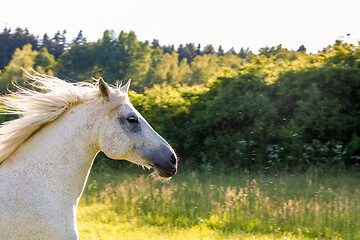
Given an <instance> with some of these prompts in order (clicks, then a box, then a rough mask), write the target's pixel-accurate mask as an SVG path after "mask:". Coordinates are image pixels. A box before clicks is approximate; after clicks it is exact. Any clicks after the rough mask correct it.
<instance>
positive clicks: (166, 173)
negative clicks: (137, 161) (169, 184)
mask: <svg viewBox="0 0 360 240" xmlns="http://www.w3.org/2000/svg"><path fill="white" fill-rule="evenodd" d="M153 168H154V169H155V172H156V173H157V175H159V176H160V177H164V178H169V177H172V176H173V175H174V174H175V173H176V167H174V166H171V167H170V168H166V167H163V166H161V165H159V164H154V166H153Z"/></svg>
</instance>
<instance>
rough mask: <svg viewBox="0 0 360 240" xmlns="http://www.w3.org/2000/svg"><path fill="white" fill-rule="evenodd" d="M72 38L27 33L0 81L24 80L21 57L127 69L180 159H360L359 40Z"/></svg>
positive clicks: (246, 164) (65, 68)
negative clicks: (245, 44) (255, 46)
mask: <svg viewBox="0 0 360 240" xmlns="http://www.w3.org/2000/svg"><path fill="white" fill-rule="evenodd" d="M13 34H16V32H15V33H13ZM25 35H26V34H25ZM27 35H28V36H31V34H29V33H27ZM79 35H80V34H79ZM0 39H1V38H0ZM29 39H30V38H29ZM77 39H78V40H76V41H75V40H74V41H73V42H72V43H70V44H67V45H66V44H65V45H64V44H63V46H65V47H64V48H63V52H62V53H61V54H60V55H58V56H55V55H54V53H52V52H51V51H52V50H51V51H50V50H48V48H47V47H44V46H42V45H36V46H37V47H34V46H33V45H32V43H27V42H25V45H23V46H21V47H18V48H17V49H16V50H15V51H14V52H13V53H12V55H11V59H10V60H9V62H8V63H7V65H6V66H5V67H4V71H3V72H2V73H1V74H0V91H1V92H2V93H5V92H6V89H7V88H10V89H11V84H10V83H11V81H17V82H18V83H19V84H26V82H25V78H24V77H23V75H22V71H21V70H20V67H22V68H24V69H26V70H30V69H31V68H33V69H35V70H36V71H39V72H41V73H47V74H50V75H56V76H58V77H60V78H63V79H67V80H69V81H80V80H87V79H89V78H91V77H96V78H97V77H100V76H101V77H103V78H104V79H105V80H106V81H108V82H110V83H112V84H115V82H116V81H119V80H127V79H129V78H131V79H133V82H132V84H133V85H132V91H131V93H130V95H131V98H132V102H133V104H134V105H135V107H136V108H137V109H139V111H140V112H142V113H143V115H144V116H145V118H146V119H147V120H148V121H149V122H150V123H151V124H152V125H153V126H154V128H155V129H156V130H157V131H158V132H160V133H161V135H163V136H165V137H166V138H167V139H169V141H170V142H171V143H172V144H173V145H174V146H175V149H176V150H177V152H178V153H179V155H180V156H181V158H182V159H183V160H182V161H183V162H184V163H185V165H187V164H189V165H198V166H200V167H201V168H204V169H210V168H212V167H215V166H219V167H223V168H231V169H244V168H246V169H274V168H275V169H299V168H301V169H306V168H309V167H311V166H314V165H316V166H321V167H330V166H331V167H349V166H352V167H359V166H360V139H359V136H360V121H359V119H360V61H359V59H360V48H359V47H358V46H354V45H351V44H346V43H344V42H342V41H336V42H335V43H334V44H333V45H330V46H328V47H325V48H324V49H323V50H322V51H321V52H319V53H317V54H307V53H306V48H305V47H304V46H300V47H299V49H298V50H297V51H293V50H288V49H286V48H283V47H282V46H281V45H278V46H275V47H264V48H261V49H259V53H258V54H254V53H252V52H250V51H249V50H248V49H247V50H244V49H242V50H240V52H239V53H236V52H235V51H233V49H232V50H231V49H230V51H228V52H224V51H223V50H222V49H221V48H220V47H219V49H218V50H217V51H215V50H214V49H213V48H211V47H210V45H209V46H207V47H205V48H204V49H201V47H200V46H197V47H195V45H194V44H186V45H181V46H179V48H178V49H177V50H175V49H174V47H173V46H167V47H165V46H160V44H159V41H157V40H154V41H153V42H152V43H149V42H141V41H138V40H137V38H136V34H135V33H134V32H129V33H125V32H121V33H120V34H119V35H115V34H114V32H112V31H105V32H104V34H103V36H102V38H100V39H99V40H98V41H96V42H87V41H86V39H85V38H84V37H83V36H82V35H81V37H79V38H77ZM51 41H52V42H56V41H55V40H51ZM62 41H63V40H62ZM63 42H64V41H63ZM0 44H1V41H0ZM53 49H55V48H53ZM184 49H185V50H184ZM2 118H4V117H3V116H2ZM3 120H4V119H3Z"/></svg>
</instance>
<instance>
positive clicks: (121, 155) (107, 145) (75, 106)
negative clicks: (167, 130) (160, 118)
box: [0, 73, 177, 240]
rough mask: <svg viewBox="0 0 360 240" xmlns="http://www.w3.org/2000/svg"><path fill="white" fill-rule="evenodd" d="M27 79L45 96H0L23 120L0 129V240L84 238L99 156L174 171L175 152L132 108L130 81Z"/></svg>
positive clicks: (5, 109)
mask: <svg viewBox="0 0 360 240" xmlns="http://www.w3.org/2000/svg"><path fill="white" fill-rule="evenodd" d="M27 76H28V77H29V78H30V79H31V80H32V81H31V82H32V83H33V85H35V86H36V87H37V88H40V89H41V90H42V91H40V92H36V91H33V90H30V89H26V88H22V87H17V88H18V90H17V92H15V93H11V94H9V95H7V96H3V97H1V102H2V104H3V109H2V111H3V112H5V113H7V114H21V115H23V117H21V118H19V119H16V120H12V121H9V122H5V123H4V124H2V126H1V127H0V138H1V139H0V239H6V240H8V239H16V240H18V239H66V240H69V239H78V238H79V234H78V229H77V225H76V212H77V207H78V203H79V199H80V197H81V194H82V192H83V189H84V186H85V183H86V180H87V177H88V175H89V171H90V168H91V166H92V163H93V159H94V157H95V156H96V154H97V153H98V152H99V151H103V152H104V153H105V154H106V155H107V156H109V157H110V158H114V159H126V160H129V161H131V162H134V163H136V164H140V165H143V166H147V167H152V168H154V169H155V172H156V173H157V174H158V175H159V176H160V177H164V178H169V177H171V176H172V175H174V174H175V173H176V169H177V158H176V155H175V153H174V151H173V150H172V148H171V147H170V146H169V144H168V143H167V142H166V141H165V140H164V139H163V138H162V137H160V136H159V135H158V134H157V133H156V132H155V131H154V130H153V129H152V128H151V127H150V125H149V124H148V123H147V122H146V120H145V119H144V118H143V117H142V116H141V115H140V114H139V113H138V112H137V111H136V109H135V108H134V107H133V106H132V105H131V103H130V101H129V97H128V89H129V85H130V81H129V82H128V83H127V84H125V85H124V86H123V87H121V86H119V87H116V88H115V87H111V86H109V85H107V84H106V83H105V82H104V81H103V80H102V79H101V78H100V79H99V81H97V82H96V83H94V84H90V83H78V84H73V83H68V82H65V81H63V80H60V79H58V78H54V77H50V76H46V75H41V74H38V73H36V74H35V75H34V76H32V75H30V74H28V73H27Z"/></svg>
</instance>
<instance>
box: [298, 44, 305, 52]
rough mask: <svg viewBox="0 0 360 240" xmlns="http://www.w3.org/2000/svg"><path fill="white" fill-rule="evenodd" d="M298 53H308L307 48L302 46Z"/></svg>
mask: <svg viewBox="0 0 360 240" xmlns="http://www.w3.org/2000/svg"><path fill="white" fill-rule="evenodd" d="M297 51H298V52H306V47H305V46H304V45H301V46H300V47H299V49H298V50H297Z"/></svg>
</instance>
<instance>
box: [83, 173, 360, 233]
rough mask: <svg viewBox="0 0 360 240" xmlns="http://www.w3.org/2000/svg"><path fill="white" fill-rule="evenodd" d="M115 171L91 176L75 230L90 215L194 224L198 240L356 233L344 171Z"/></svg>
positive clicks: (173, 226)
mask: <svg viewBox="0 0 360 240" xmlns="http://www.w3.org/2000/svg"><path fill="white" fill-rule="evenodd" d="M119 174H121V175H120V176H117V175H115V174H108V175H105V176H104V175H100V174H96V173H95V174H92V175H91V177H90V180H89V182H88V185H87V189H86V191H85V193H84V196H83V199H82V202H81V204H80V210H79V214H78V215H79V218H78V221H79V226H80V235H82V232H83V233H84V234H85V235H86V231H88V230H86V229H87V228H86V224H84V225H82V222H84V223H85V222H86V223H87V224H90V223H91V222H96V223H102V224H107V226H108V228H109V229H111V226H116V225H119V224H130V225H131V224H132V226H133V227H132V228H130V229H133V230H135V229H137V230H138V229H139V227H141V229H142V231H150V229H154V228H158V229H159V231H160V232H161V231H163V232H166V233H167V234H170V235H171V232H172V231H174V232H176V231H181V230H184V229H192V230H194V229H198V230H199V231H198V232H197V234H198V235H199V234H200V235H201V234H203V236H202V237H201V238H200V237H198V239H205V238H204V236H208V237H209V236H210V235H212V236H218V237H214V238H208V239H224V238H228V239H245V238H246V236H247V237H248V238H249V239H261V237H260V236H263V237H264V239H280V238H281V239H284V238H285V239H286V238H287V239H290V238H291V239H306V238H308V239H315V238H317V239H360V184H359V180H360V179H359V177H356V176H351V175H350V174H345V173H337V174H335V175H332V174H324V175H323V174H320V173H317V172H309V173H306V174H305V173H304V174H299V175H294V174H289V173H281V174H279V173H278V174H249V173H247V174H245V173H235V172H233V173H223V172H204V173H200V172H196V171H193V172H181V171H180V172H179V174H178V175H176V176H175V177H174V178H173V179H172V180H171V181H170V182H168V183H159V182H155V181H153V180H152V179H151V178H148V177H147V175H144V174H139V173H136V174H128V173H119ZM135 226H137V227H135ZM92 228H96V225H94V226H93V227H92ZM125 228H126V229H128V227H126V226H125ZM92 231H95V230H94V229H93V230H92ZM129 231H130V230H127V231H126V233H124V234H125V235H121V231H120V230H118V231H117V232H116V231H115V232H113V234H114V235H112V237H113V239H121V238H122V237H124V236H127V234H129ZM159 231H158V233H159ZM88 232H89V231H88ZM130 232H131V231H130ZM150 232H151V231H150ZM155 232H156V231H155ZM105 233H106V230H104V231H103V234H105ZM94 234H96V233H95V232H94ZM97 234H98V239H101V236H105V235H101V234H99V233H97ZM160 235H161V234H160ZM170 235H169V236H170ZM190 235H191V234H190ZM190 235H189V237H188V238H187V237H184V238H185V239H191V236H190ZM200 235H199V236H200ZM196 236H197V235H196ZM237 236H242V237H240V238H238V237H237ZM256 236H258V238H257V237H256ZM148 237H149V236H143V238H148ZM173 237H174V238H176V236H173ZM193 237H194V236H193ZM252 237H253V238H252ZM194 238H195V239H196V237H194ZM194 238H192V239H194ZM89 239H91V238H89ZM92 239H95V238H92ZM104 239H105V238H104ZM139 239H141V238H139ZM157 239H161V238H160V237H157ZM164 239H165V238H164ZM179 239H180V238H179Z"/></svg>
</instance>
